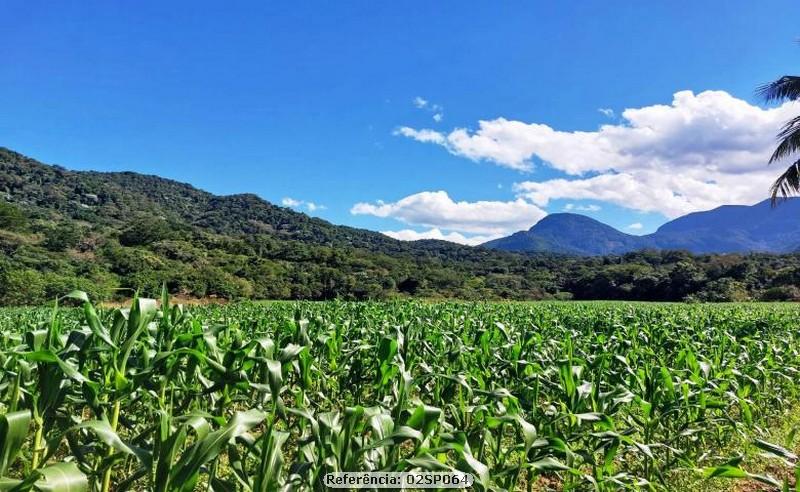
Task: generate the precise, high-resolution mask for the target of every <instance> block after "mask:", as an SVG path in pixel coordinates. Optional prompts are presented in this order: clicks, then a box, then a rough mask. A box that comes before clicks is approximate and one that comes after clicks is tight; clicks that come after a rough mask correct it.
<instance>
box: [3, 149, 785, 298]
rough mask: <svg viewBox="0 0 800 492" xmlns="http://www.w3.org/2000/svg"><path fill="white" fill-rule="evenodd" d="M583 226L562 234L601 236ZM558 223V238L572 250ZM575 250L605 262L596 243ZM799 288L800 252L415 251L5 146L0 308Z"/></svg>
mask: <svg viewBox="0 0 800 492" xmlns="http://www.w3.org/2000/svg"><path fill="white" fill-rule="evenodd" d="M559 220H560V219H559V218H558V217H555V218H552V219H546V220H545V221H542V223H541V227H540V229H542V228H544V227H545V226H547V225H548V222H551V221H556V222H558V221H559ZM571 220H572V221H573V223H572V224H571V225H570V227H569V228H566V229H563V230H569V231H580V230H586V228H587V227H591V225H590V224H587V223H586V221H585V220H584V219H582V218H575V217H574V216H572V217H571ZM551 225H552V224H551ZM559 227H562V226H559V225H558V224H556V227H553V228H552V229H550V232H549V233H548V234H549V235H548V236H547V241H550V242H551V243H550V244H555V245H557V246H559V247H561V244H562V243H560V242H559V241H561V238H559V236H558V232H559ZM608 229H610V228H607V227H605V226H603V227H601V228H599V229H598V230H602V231H604V234H606V235H607V237H606V239H605V240H604V242H603V244H605V245H606V246H604V247H609V248H611V247H613V248H615V249H614V251H624V249H625V248H626V247H627V245H626V243H625V241H626V238H625V237H621V236H618V235H615V234H613V233H612V231H613V229H611V231H609V230H608ZM619 234H621V233H619ZM623 236H624V235H623ZM572 246H574V248H573V250H571V251H569V252H570V253H575V254H596V253H594V251H595V249H593V248H594V245H593V243H592V241H585V242H583V243H572ZM799 281H800V257H798V256H795V255H784V256H770V255H747V256H740V255H729V256H694V255H692V254H689V253H686V252H655V251H644V252H640V253H630V254H626V255H623V256H606V257H602V258H601V257H591V258H581V257H578V256H565V255H552V254H516V253H507V252H503V251H496V250H491V249H487V248H472V247H467V246H460V245H457V244H453V243H448V242H444V241H416V242H402V241H397V240H394V239H391V238H389V237H386V236H384V235H382V234H380V233H377V232H372V231H366V230H361V229H355V228H351V227H344V226H337V225H333V224H331V223H329V222H326V221H324V220H321V219H316V218H311V217H308V216H306V215H304V214H302V213H298V212H295V211H292V210H290V209H287V208H282V207H278V206H275V205H273V204H270V203H268V202H266V201H264V200H262V199H260V198H258V197H257V196H255V195H250V194H242V195H232V196H216V195H213V194H211V193H208V192H205V191H202V190H198V189H196V188H194V187H192V186H190V185H187V184H183V183H178V182H176V181H172V180H168V179H163V178H160V177H157V176H145V175H141V174H136V173H130V172H124V173H101V172H83V171H82V172H78V171H70V170H67V169H64V168H61V167H58V166H50V165H45V164H42V163H40V162H37V161H35V160H33V159H30V158H27V157H25V156H23V155H20V154H18V153H15V152H13V151H10V150H7V149H3V148H0V304H31V303H33V304H36V303H42V302H46V301H48V300H52V299H54V298H55V297H57V296H58V295H61V294H64V293H66V292H68V291H70V290H72V289H75V288H79V289H82V290H86V291H87V292H90V294H91V295H92V297H94V298H95V299H97V300H105V299H111V298H114V297H126V296H129V295H130V294H131V293H132V291H133V290H134V289H137V290H139V291H140V292H143V293H145V294H148V295H153V294H155V293H157V292H158V291H159V290H160V287H161V285H162V283H166V285H167V287H168V288H169V290H170V291H171V292H172V293H175V294H181V295H186V296H191V297H218V298H225V299H234V298H255V299H331V298H343V299H365V298H392V297H401V296H423V297H429V298H436V297H456V298H462V299H546V298H565V299H567V298H573V297H574V298H581V299H643V300H658V299H660V300H682V299H707V300H725V299H744V298H770V299H777V298H781V299H788V298H794V297H796V296H797V297H800V292H797V289H796V288H795V287H794V284H797V283H798V282H799Z"/></svg>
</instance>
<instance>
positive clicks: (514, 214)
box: [350, 191, 546, 236]
mask: <svg viewBox="0 0 800 492" xmlns="http://www.w3.org/2000/svg"><path fill="white" fill-rule="evenodd" d="M350 213H352V214H354V215H372V216H375V217H383V218H394V219H397V220H399V221H401V222H405V223H407V224H411V225H418V226H423V227H433V228H441V229H446V230H449V231H457V232H460V233H471V234H481V235H487V236H501V235H505V234H510V233H512V232H516V231H519V230H520V229H527V228H529V227H531V226H532V225H533V224H535V223H536V222H538V221H539V219H541V218H542V217H544V216H545V215H546V212H545V211H544V210H542V209H541V208H539V207H537V206H536V205H533V204H531V203H529V202H527V201H525V200H523V199H521V198H518V199H516V200H514V201H509V202H501V201H477V202H466V201H460V202H456V201H454V200H453V199H452V198H450V196H449V195H448V194H447V192H445V191H424V192H421V193H416V194H413V195H409V196H407V197H405V198H402V199H400V200H398V201H396V202H391V203H386V202H383V201H378V202H376V203H363V202H362V203H356V204H355V205H354V206H353V207H352V208H351V209H350Z"/></svg>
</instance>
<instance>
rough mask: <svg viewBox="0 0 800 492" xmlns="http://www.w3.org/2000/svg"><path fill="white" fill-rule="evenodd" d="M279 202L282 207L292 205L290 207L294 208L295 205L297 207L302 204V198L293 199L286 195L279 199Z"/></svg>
mask: <svg viewBox="0 0 800 492" xmlns="http://www.w3.org/2000/svg"><path fill="white" fill-rule="evenodd" d="M281 204H282V205H283V206H284V207H292V208H295V207H299V206H300V205H302V204H303V202H302V200H295V199H294V198H291V197H288V196H287V197H286V198H284V199H283V200H281Z"/></svg>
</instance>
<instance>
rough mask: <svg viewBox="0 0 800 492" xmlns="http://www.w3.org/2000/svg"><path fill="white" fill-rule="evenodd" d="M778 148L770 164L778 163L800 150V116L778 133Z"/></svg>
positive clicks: (787, 123) (790, 121)
mask: <svg viewBox="0 0 800 492" xmlns="http://www.w3.org/2000/svg"><path fill="white" fill-rule="evenodd" d="M778 139H779V140H780V142H779V143H778V147H777V148H776V149H775V152H773V153H772V157H770V158H769V162H770V164H772V163H774V162H778V161H780V160H782V159H783V158H785V157H788V156H790V155H792V154H794V153H795V152H797V151H798V150H800V116H797V117H794V118H792V119H791V120H789V121H788V122H786V124H785V125H783V128H782V129H781V131H780V133H778Z"/></svg>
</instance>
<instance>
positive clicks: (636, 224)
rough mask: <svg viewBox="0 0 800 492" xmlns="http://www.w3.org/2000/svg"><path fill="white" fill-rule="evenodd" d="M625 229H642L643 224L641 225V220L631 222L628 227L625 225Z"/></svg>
mask: <svg viewBox="0 0 800 492" xmlns="http://www.w3.org/2000/svg"><path fill="white" fill-rule="evenodd" d="M626 229H632V230H635V231H638V230H640V229H644V226H643V225H642V223H641V222H634V223H633V224H631V225H629V226H628V227H626Z"/></svg>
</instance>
